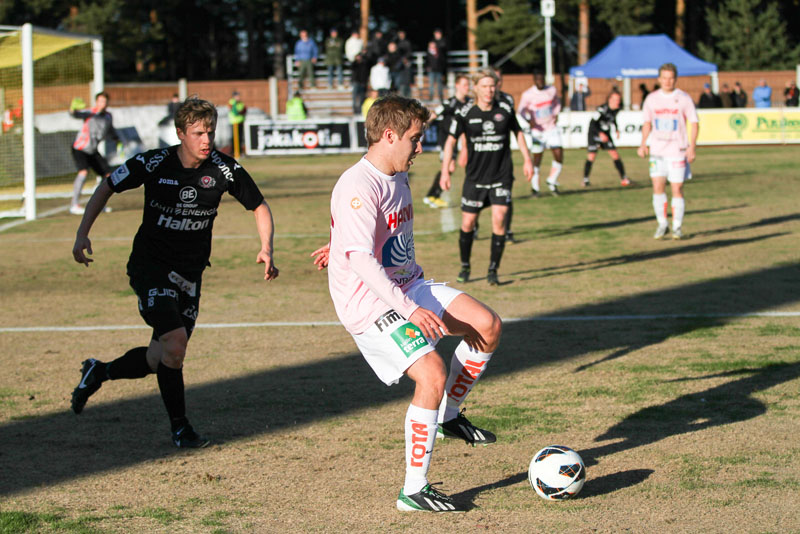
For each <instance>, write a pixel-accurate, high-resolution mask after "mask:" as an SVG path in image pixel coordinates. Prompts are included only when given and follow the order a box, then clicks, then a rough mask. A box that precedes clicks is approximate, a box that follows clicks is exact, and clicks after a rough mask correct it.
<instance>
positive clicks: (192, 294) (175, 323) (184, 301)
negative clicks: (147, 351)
mask: <svg viewBox="0 0 800 534" xmlns="http://www.w3.org/2000/svg"><path fill="white" fill-rule="evenodd" d="M128 276H129V277H130V284H131V287H132V288H133V291H134V292H135V293H136V296H137V297H138V299H139V315H141V316H142V319H144V322H145V323H147V324H148V325H149V326H152V327H153V339H158V338H159V337H160V336H162V335H164V334H166V333H167V332H171V331H172V330H176V329H178V328H181V327H184V328H186V333H187V335H189V336H191V335H192V330H194V325H195V321H197V313H198V312H199V311H200V284H201V280H202V271H201V272H198V273H191V274H188V273H183V274H179V273H177V272H175V271H170V270H169V269H166V268H158V267H146V268H130V266H129V269H128Z"/></svg>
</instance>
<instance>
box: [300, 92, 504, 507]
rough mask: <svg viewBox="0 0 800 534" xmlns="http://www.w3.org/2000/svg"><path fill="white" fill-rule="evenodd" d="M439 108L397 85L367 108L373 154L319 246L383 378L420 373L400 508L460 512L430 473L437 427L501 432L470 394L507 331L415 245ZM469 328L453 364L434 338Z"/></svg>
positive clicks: (367, 355)
mask: <svg viewBox="0 0 800 534" xmlns="http://www.w3.org/2000/svg"><path fill="white" fill-rule="evenodd" d="M429 116H430V112H429V111H428V110H427V109H425V107H424V106H423V105H422V104H420V103H419V102H418V101H417V100H412V99H409V98H404V97H401V96H396V95H391V96H387V97H385V98H381V99H379V100H377V101H376V102H375V104H373V106H372V107H371V108H370V110H369V113H368V114H367V121H366V137H367V143H368V146H369V148H368V149H367V154H366V155H365V156H364V157H363V158H362V159H361V160H360V161H359V162H358V163H356V164H355V165H353V166H352V167H350V168H349V169H348V170H346V171H345V172H344V174H342V176H341V177H340V178H339V181H338V182H337V183H336V186H335V187H334V189H333V194H332V196H331V239H330V243H328V244H327V245H325V246H323V247H322V248H320V249H318V250H316V251H314V252H313V253H312V254H311V255H312V256H314V257H315V259H314V263H315V264H316V265H317V266H318V268H319V269H323V268H325V267H328V286H329V289H330V293H331V298H332V300H333V304H334V307H335V309H336V313H337V315H338V317H339V320H340V321H341V322H342V324H343V325H344V327H345V328H346V329H347V331H348V332H349V333H350V334H351V335H352V336H353V340H354V341H355V343H356V346H357V347H358V348H359V350H360V351H361V354H362V355H363V356H364V359H366V361H367V363H368V364H369V365H370V367H371V368H372V370H373V371H374V372H375V374H376V375H378V378H379V379H380V380H381V381H382V382H384V383H385V384H386V385H389V386H390V385H392V384H395V383H397V382H398V381H399V380H400V378H402V376H403V375H406V376H408V377H409V378H411V380H413V381H414V382H415V383H416V386H415V389H414V396H413V398H412V399H411V404H410V405H409V407H408V410H407V412H406V418H405V458H406V473H405V483H404V485H403V487H402V489H401V490H400V494H399V496H398V498H397V503H396V506H397V509H398V510H401V511H431V512H455V511H463V510H464V506H463V505H460V504H458V503H456V502H454V501H453V499H451V498H450V497H448V496H447V495H445V494H444V493H442V492H440V491H439V490H437V489H435V488H433V487H432V486H431V484H429V483H428V479H427V473H428V467H429V466H430V461H431V453H432V452H433V446H434V442H435V440H436V435H437V430H438V431H441V433H442V434H444V436H449V437H456V438H460V439H463V440H464V441H465V442H467V443H468V444H471V445H473V446H474V445H476V444H482V445H487V444H489V443H494V442H495V441H496V437H495V435H494V434H492V433H491V432H489V431H487V430H482V429H480V428H477V427H475V426H474V425H472V424H471V423H470V422H469V420H468V419H467V418H466V417H465V416H464V414H463V412H462V411H460V406H461V403H462V402H463V401H464V398H465V397H466V396H467V395H468V394H469V392H470V391H471V390H472V387H473V386H474V384H475V382H476V381H477V380H478V379H479V378H480V377H481V375H482V374H483V372H484V371H485V369H486V366H487V364H488V362H489V359H490V358H491V356H492V353H493V352H494V350H495V349H496V348H497V345H498V343H499V341H500V332H501V329H502V323H501V321H500V318H499V317H498V316H497V314H496V313H495V312H493V311H492V310H491V309H489V308H488V307H487V306H485V305H484V304H482V303H481V302H478V301H477V300H475V299H474V298H472V297H470V296H469V295H467V294H466V293H463V292H462V291H459V290H458V289H455V288H452V287H449V286H447V285H446V284H441V283H438V284H437V283H434V281H433V280H425V279H424V277H423V274H422V268H421V267H420V266H419V265H417V262H416V258H415V254H414V232H413V222H414V209H413V206H412V203H411V190H410V189H409V185H408V169H409V168H410V167H411V165H412V163H413V161H412V160H413V159H414V158H415V157H416V156H417V155H418V154H420V153H421V152H422V144H421V139H422V134H423V131H424V125H425V124H426V122H427V120H428V118H429ZM443 335H457V336H462V337H463V339H462V341H461V343H460V344H459V345H458V346H457V347H456V349H455V352H454V354H453V356H452V359H451V363H450V373H449V374H448V373H447V371H446V367H445V363H444V361H443V359H442V357H441V356H439V354H438V353H437V351H436V349H435V346H436V344H437V342H438V341H439V340H440V339H441V337H442V336H443Z"/></svg>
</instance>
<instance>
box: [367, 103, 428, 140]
mask: <svg viewBox="0 0 800 534" xmlns="http://www.w3.org/2000/svg"><path fill="white" fill-rule="evenodd" d="M430 116H431V112H430V111H428V109H427V108H426V107H425V106H423V105H422V104H420V102H419V100H415V99H413V98H405V97H403V96H398V95H389V96H385V97H383V98H379V99H378V100H376V101H375V102H374V103H373V104H372V106H371V107H370V108H369V111H368V112H367V122H366V124H365V133H366V137H367V146H372V145H374V144H375V143H377V142H378V141H380V140H381V137H382V136H383V132H384V131H386V129H387V128H388V129H390V130H392V131H393V132H394V133H395V134H397V135H398V136H399V137H403V135H405V133H406V132H407V131H408V129H409V128H411V125H412V123H413V122H414V121H415V120H418V121H420V122H421V123H422V124H423V125H424V124H426V123H427V122H428V119H429V118H430Z"/></svg>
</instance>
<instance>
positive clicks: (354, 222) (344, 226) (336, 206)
mask: <svg viewBox="0 0 800 534" xmlns="http://www.w3.org/2000/svg"><path fill="white" fill-rule="evenodd" d="M342 185H343V187H342V188H341V189H339V188H337V189H336V190H335V191H334V195H333V198H332V200H331V213H332V214H333V224H334V225H335V227H336V228H338V229H339V236H340V237H341V246H342V250H343V251H344V252H345V254H346V253H348V252H351V251H353V250H360V251H362V252H366V253H367V254H372V253H373V250H374V248H375V228H376V225H377V218H378V206H377V200H378V198H377V197H378V195H377V193H376V192H375V191H373V190H372V189H371V188H370V187H369V185H368V184H366V183H364V182H359V181H355V180H350V181H348V182H347V183H344V184H342Z"/></svg>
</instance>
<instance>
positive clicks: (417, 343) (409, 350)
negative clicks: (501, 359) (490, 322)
mask: <svg viewBox="0 0 800 534" xmlns="http://www.w3.org/2000/svg"><path fill="white" fill-rule="evenodd" d="M461 293H463V291H460V290H458V289H455V288H452V287H450V286H447V285H445V284H437V283H435V282H434V281H433V280H417V281H416V282H414V284H413V285H412V286H411V287H410V288H409V290H408V291H407V292H406V295H408V298H410V299H411V300H413V301H414V302H416V303H417V304H419V305H420V306H422V307H423V308H426V309H428V310H431V311H432V312H434V313H435V314H436V315H438V316H439V317H440V318H441V317H442V315H444V311H445V309H447V307H448V306H449V305H450V303H451V302H453V299H455V298H456V297H457V296H459V295H460V294H461ZM352 336H353V340H354V341H355V342H356V346H358V350H360V351H361V354H362V355H363V356H364V359H365V360H367V363H368V364H369V366H370V367H372V370H373V371H374V372H375V374H376V375H378V378H380V379H381V382H383V383H384V384H386V385H387V386H391V385H393V384H397V383H398V382H399V381H400V378H402V376H403V374H404V373H405V372H406V369H408V368H409V367H411V364H413V363H414V362H416V361H417V360H419V359H420V358H422V357H423V356H425V355H426V354H428V353H429V352H431V351H432V350H434V347H435V346H436V343H437V342H438V341H439V339H441V338H437V340H436V341H431V340H429V339H427V338H426V337H425V336H423V335H422V332H421V331H420V329H419V328H417V327H416V326H415V325H414V324H412V323H410V322H409V321H408V320H406V319H404V318H403V316H402V315H400V314H399V313H397V312H396V311H394V310H389V311H387V312H386V313H384V314H382V315H381V316H380V317H377V318H376V319H375V321H374V322H373V323H372V324H371V325H370V327H369V328H367V329H366V330H365V331H364V332H362V333H361V334H352Z"/></svg>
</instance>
